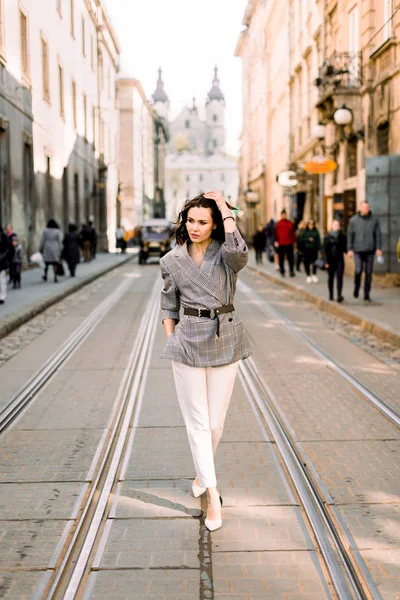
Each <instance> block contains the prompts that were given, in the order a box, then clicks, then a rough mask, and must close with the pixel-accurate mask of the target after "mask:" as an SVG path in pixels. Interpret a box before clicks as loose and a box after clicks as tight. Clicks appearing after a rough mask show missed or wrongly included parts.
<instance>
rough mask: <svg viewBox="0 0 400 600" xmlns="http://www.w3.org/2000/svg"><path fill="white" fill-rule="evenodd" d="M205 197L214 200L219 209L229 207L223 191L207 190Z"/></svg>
mask: <svg viewBox="0 0 400 600" xmlns="http://www.w3.org/2000/svg"><path fill="white" fill-rule="evenodd" d="M204 198H208V199H209V200H214V201H215V203H216V205H217V206H218V208H219V210H222V209H224V208H227V206H226V202H225V198H224V197H223V195H222V194H221V192H218V191H215V190H212V191H211V192H207V193H206V194H204Z"/></svg>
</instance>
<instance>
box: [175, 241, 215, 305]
mask: <svg viewBox="0 0 400 600" xmlns="http://www.w3.org/2000/svg"><path fill="white" fill-rule="evenodd" d="M216 245H217V243H216V242H214V241H212V242H211V244H210V246H209V247H208V248H207V251H206V254H205V256H204V259H203V262H202V264H201V268H200V269H199V267H198V266H197V265H196V264H195V263H194V262H193V260H192V258H191V257H190V256H189V253H188V250H187V244H182V246H181V253H180V258H181V260H180V266H181V269H182V271H183V272H184V273H185V275H186V276H187V278H188V279H190V280H191V281H192V282H193V283H194V284H195V285H196V286H198V287H201V288H203V290H205V291H206V292H207V293H208V294H210V295H211V296H213V297H214V298H216V299H217V300H218V301H219V302H220V303H221V304H222V303H223V302H224V300H223V298H222V295H221V292H220V290H219V288H218V287H217V285H215V283H214V281H213V279H212V272H211V271H212V267H213V265H214V264H215V258H216V252H217V250H218V248H217V247H216Z"/></svg>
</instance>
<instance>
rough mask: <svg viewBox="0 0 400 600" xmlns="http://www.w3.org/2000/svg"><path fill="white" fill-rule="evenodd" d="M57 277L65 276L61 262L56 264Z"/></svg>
mask: <svg viewBox="0 0 400 600" xmlns="http://www.w3.org/2000/svg"><path fill="white" fill-rule="evenodd" d="M57 275H60V277H63V276H64V275H65V269H64V265H63V264H62V262H61V261H60V262H58V263H57Z"/></svg>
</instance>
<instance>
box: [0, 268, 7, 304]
mask: <svg viewBox="0 0 400 600" xmlns="http://www.w3.org/2000/svg"><path fill="white" fill-rule="evenodd" d="M6 295H7V277H6V272H5V271H0V300H5V299H6Z"/></svg>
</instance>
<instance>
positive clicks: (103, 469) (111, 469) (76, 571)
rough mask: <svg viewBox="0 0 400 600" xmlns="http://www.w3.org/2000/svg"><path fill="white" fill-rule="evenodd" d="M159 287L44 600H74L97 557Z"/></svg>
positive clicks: (135, 409) (135, 408)
mask: <svg viewBox="0 0 400 600" xmlns="http://www.w3.org/2000/svg"><path fill="white" fill-rule="evenodd" d="M159 287H160V286H159V282H158V281H156V283H155V284H154V286H153V289H152V292H151V296H150V299H149V302H148V304H147V307H146V310H145V312H144V314H143V317H142V320H141V323H140V326H139V330H138V333H137V335H136V338H135V341H134V344H133V348H132V351H131V354H130V356H129V360H128V365H127V367H126V369H125V372H124V375H123V378H122V381H121V385H120V387H119V390H118V392H117V399H116V402H115V403H114V412H113V415H112V425H111V431H110V433H109V436H108V437H107V439H106V440H104V441H103V442H100V444H103V447H102V448H101V449H99V450H100V451H98V452H96V456H97V457H98V460H97V465H96V466H95V473H96V475H95V477H94V479H93V482H92V483H91V486H90V491H89V493H88V494H87V497H86V498H85V499H84V501H83V505H82V506H81V507H80V517H79V519H78V522H77V523H76V526H75V530H74V532H73V535H72V538H71V540H70V542H69V544H68V547H67V548H66V549H65V551H64V553H63V558H62V561H61V563H60V565H59V567H56V570H55V575H54V577H53V579H52V581H51V582H50V583H49V586H48V587H49V588H50V589H49V590H48V592H47V593H46V594H45V596H44V597H45V598H46V599H47V600H52V599H56V598H63V599H65V600H72V599H74V598H76V597H77V596H78V594H79V593H80V591H81V588H82V586H84V582H83V580H84V577H85V574H86V575H88V574H89V573H90V564H91V561H92V559H93V558H94V554H95V543H96V541H97V540H98V539H99V536H101V533H102V531H103V529H104V526H105V523H106V521H107V510H106V509H107V506H108V505H109V500H110V497H111V495H112V494H113V490H114V487H115V486H116V484H117V481H118V476H117V475H118V473H119V472H120V471H121V467H122V466H123V464H124V460H125V457H126V454H127V451H129V448H130V441H131V438H130V428H131V424H132V422H135V421H136V420H137V417H138V414H139V412H140V407H141V398H142V393H143V389H144V385H145V381H146V376H147V371H148V365H149V362H150V357H151V350H152V346H153V342H154V337H155V332H156V324H157V322H158V319H159V310H158V305H159V293H160V289H159Z"/></svg>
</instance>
